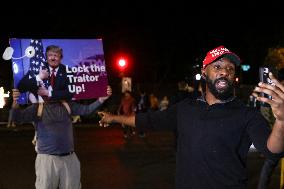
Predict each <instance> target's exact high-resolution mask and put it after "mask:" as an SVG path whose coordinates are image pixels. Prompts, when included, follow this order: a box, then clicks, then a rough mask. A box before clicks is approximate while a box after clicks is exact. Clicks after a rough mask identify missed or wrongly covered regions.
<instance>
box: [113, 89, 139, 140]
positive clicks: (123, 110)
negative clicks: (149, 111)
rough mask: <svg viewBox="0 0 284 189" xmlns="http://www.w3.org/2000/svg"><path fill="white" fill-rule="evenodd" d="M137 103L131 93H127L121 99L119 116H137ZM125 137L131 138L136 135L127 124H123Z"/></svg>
mask: <svg viewBox="0 0 284 189" xmlns="http://www.w3.org/2000/svg"><path fill="white" fill-rule="evenodd" d="M135 111H136V102H135V99H134V97H133V96H132V94H131V92H130V91H125V92H124V94H123V97H122V98H121V101H120V105H119V107H118V110H117V113H118V115H125V116H131V115H135ZM122 128H123V136H124V138H128V137H129V136H132V135H135V129H134V128H133V127H130V126H129V125H127V124H122Z"/></svg>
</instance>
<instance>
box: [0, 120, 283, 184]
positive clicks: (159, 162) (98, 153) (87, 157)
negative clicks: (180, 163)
mask: <svg viewBox="0 0 284 189" xmlns="http://www.w3.org/2000/svg"><path fill="white" fill-rule="evenodd" d="M33 134H34V130H33V127H32V125H23V126H17V127H16V128H12V129H11V128H9V129H8V128H6V127H5V125H0V162H1V164H0V189H31V188H34V182H35V174H34V161H35V157H36V153H35V151H34V147H33V145H32V143H31V141H32V138H33ZM74 136H75V149H76V150H75V151H76V153H77V155H78V157H79V160H80V162H81V171H82V175H81V176H82V178H81V182H82V188H83V189H94V188H99V189H109V188H112V189H146V188H147V189H151V188H153V189H174V178H175V152H174V136H173V134H172V133H170V132H167V131H148V132H147V133H146V137H145V138H140V137H139V136H137V135H134V136H132V137H131V138H128V139H125V138H123V134H122V129H121V127H120V126H119V125H115V126H113V127H108V128H100V127H97V126H95V125H90V124H81V125H75V129H74ZM262 163H263V157H262V156H261V155H260V154H259V153H258V152H250V153H249V156H248V163H247V164H248V176H249V182H248V183H249V184H248V188H249V189H256V185H257V182H258V176H259V171H260V168H261V165H262ZM279 179H280V165H279V166H278V167H277V169H276V170H275V172H274V173H273V176H272V182H271V188H273V189H278V188H279V183H280V180H279Z"/></svg>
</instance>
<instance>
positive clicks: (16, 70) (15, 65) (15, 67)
mask: <svg viewBox="0 0 284 189" xmlns="http://www.w3.org/2000/svg"><path fill="white" fill-rule="evenodd" d="M13 70H14V73H15V74H17V73H18V72H19V68H18V65H17V64H16V63H15V62H13Z"/></svg>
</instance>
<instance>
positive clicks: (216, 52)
mask: <svg viewBox="0 0 284 189" xmlns="http://www.w3.org/2000/svg"><path fill="white" fill-rule="evenodd" d="M220 57H226V58H228V59H229V60H231V61H232V62H233V63H235V64H236V65H240V63H241V59H240V58H239V57H238V55H236V54H235V53H233V52H232V51H230V50H229V49H227V48H226V47H224V46H219V47H216V48H214V49H212V50H211V51H209V52H208V53H207V54H206V57H205V58H204V60H203V65H202V67H203V68H205V67H206V66H207V65H209V64H211V63H212V62H214V61H215V60H217V59H218V58H220Z"/></svg>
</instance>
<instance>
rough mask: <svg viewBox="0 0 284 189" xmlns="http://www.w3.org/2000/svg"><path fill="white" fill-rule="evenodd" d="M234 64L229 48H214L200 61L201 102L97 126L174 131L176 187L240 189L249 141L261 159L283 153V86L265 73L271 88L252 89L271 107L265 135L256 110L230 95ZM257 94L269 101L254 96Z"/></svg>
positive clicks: (108, 118)
mask: <svg viewBox="0 0 284 189" xmlns="http://www.w3.org/2000/svg"><path fill="white" fill-rule="evenodd" d="M240 62H241V60H240V58H239V57H238V56H237V55H236V54H235V53H233V52H231V51H230V50H229V49H227V48H225V47H224V46H220V47H217V48H215V49H213V50H211V51H209V52H208V53H207V55H206V57H205V59H204V61H203V67H202V75H203V78H204V79H205V80H206V93H205V95H204V96H202V97H201V98H199V99H197V100H190V99H186V100H183V101H181V102H179V103H177V104H175V105H174V106H172V107H170V108H168V109H167V110H165V111H158V112H154V113H141V114H136V115H135V116H129V117H126V116H116V115H111V114H108V113H105V112H101V113H100V115H101V116H102V119H101V121H100V122H101V123H102V124H103V123H111V122H120V123H123V124H127V125H131V126H133V127H137V128H140V127H143V126H145V127H148V128H154V129H171V130H173V131H174V130H176V132H177V135H178V137H177V152H176V189H188V188H190V189H204V188H213V189H228V188H236V189H237V188H238V189H245V188H247V174H246V161H247V154H248V151H249V148H250V146H251V144H252V143H253V144H254V146H255V147H256V148H257V149H258V150H259V151H260V152H262V153H263V154H264V155H265V156H266V157H270V158H273V157H283V155H284V153H283V151H284V86H283V85H281V84H280V83H279V81H278V80H276V79H275V77H274V76H273V75H272V74H270V76H269V77H270V78H271V79H272V81H273V82H274V84H275V85H274V86H271V85H267V84H263V83H259V84H258V86H257V87H256V88H255V90H254V92H255V93H254V96H256V97H257V100H259V101H261V102H266V103H269V104H270V105H271V107H272V111H273V113H274V115H275V117H276V121H275V124H274V127H273V130H272V132H271V129H270V127H269V126H268V123H267V121H266V120H265V118H264V117H263V116H262V115H261V113H260V112H259V111H258V110H256V109H252V108H250V107H247V106H246V105H245V104H244V103H243V102H242V101H241V100H239V99H238V98H237V97H235V96H234V95H233V81H234V78H235V69H236V66H238V65H239V64H240ZM260 92H264V93H267V94H269V95H271V96H272V99H268V98H263V97H259V96H258V93H260Z"/></svg>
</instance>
